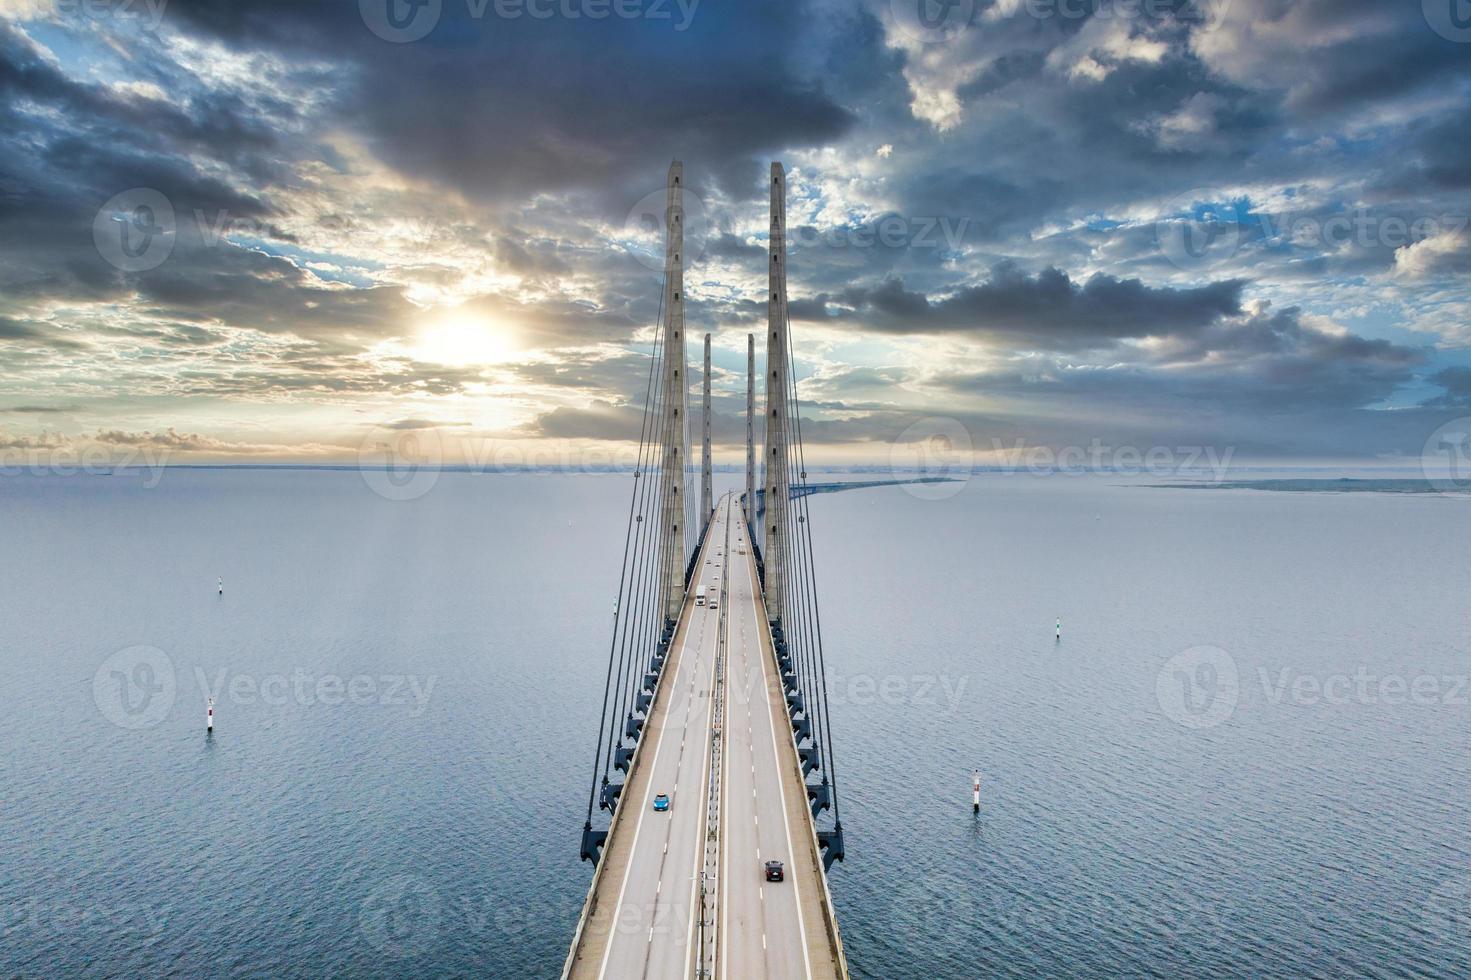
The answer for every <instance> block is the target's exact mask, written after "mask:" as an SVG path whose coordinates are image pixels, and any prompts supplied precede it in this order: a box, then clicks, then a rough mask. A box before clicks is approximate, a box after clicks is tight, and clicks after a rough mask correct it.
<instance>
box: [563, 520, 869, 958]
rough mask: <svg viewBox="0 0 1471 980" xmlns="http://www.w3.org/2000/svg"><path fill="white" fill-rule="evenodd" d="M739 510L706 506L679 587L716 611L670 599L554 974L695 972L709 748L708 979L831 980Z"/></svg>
mask: <svg viewBox="0 0 1471 980" xmlns="http://www.w3.org/2000/svg"><path fill="white" fill-rule="evenodd" d="M739 513H740V512H739V508H738V506H737V505H736V503H735V501H734V498H733V497H732V496H730V495H727V496H725V497H722V498H721V500H720V501H719V503H718V504H717V505H716V508H715V515H714V517H713V518H712V519H711V526H710V531H709V533H708V534H707V535H706V538H705V544H704V547H703V548H702V550H701V554H700V556H699V559H698V563H697V565H696V568H695V571H696V574H695V577H694V578H693V579H692V580H691V583H690V586H691V587H690V593H691V596H692V595H693V594H694V591H695V588H696V587H697V586H698V585H700V584H704V585H705V586H706V588H707V591H708V590H709V589H710V587H711V586H712V585H719V586H720V608H716V609H711V608H709V607H708V606H696V605H695V604H694V601H693V599H692V598H691V599H688V600H686V602H685V606H684V610H683V612H682V613H681V616H680V623H679V628H678V630H677V632H676V634H675V640H674V643H673V644H672V645H671V651H670V656H669V659H668V661H667V663H666V666H665V668H664V676H663V677H662V678H661V679H660V683H659V690H658V692H657V695H656V697H655V700H654V704H653V709H652V714H651V716H650V718H649V720H648V723H647V727H646V729H645V734H644V737H643V739H642V741H641V743H640V745H639V748H638V753H637V755H636V756H635V758H634V760H633V765H632V767H631V770H632V772H631V775H630V776H629V778H628V780H627V783H626V785H625V787H624V789H623V794H622V797H623V798H622V802H621V803H620V805H619V807H618V811H617V813H616V814H615V816H614V819H613V824H612V828H611V832H610V834H609V835H608V843H607V845H606V847H605V848H604V853H603V856H602V859H601V861H600V862H599V866H598V869H597V872H596V873H595V875H594V878H593V883H592V887H591V888H590V890H589V892H588V898H587V905H586V907H585V908H584V911H583V919H582V921H581V922H580V923H579V927H578V934H577V938H576V939H575V940H574V944H573V948H572V951H571V953H570V954H569V956H568V959H567V967H566V971H565V974H564V975H565V976H568V977H572V978H583V977H595V978H599V980H605V978H607V980H627V978H635V977H639V978H689V977H696V976H698V975H700V974H699V973H698V972H697V970H698V966H699V964H698V962H697V960H698V956H699V949H698V946H699V939H698V936H699V931H698V930H699V919H700V899H699V887H700V870H701V865H702V858H703V846H702V845H703V844H704V840H705V833H706V813H707V810H706V803H707V793H708V789H709V782H710V772H711V768H710V767H711V764H712V762H713V761H714V760H713V758H712V756H713V752H714V751H715V750H716V747H717V746H720V747H721V750H722V751H723V752H724V756H723V766H722V772H721V775H722V784H721V791H720V799H721V815H720V838H719V842H718V843H719V856H720V866H719V872H718V875H717V879H718V880H717V882H716V883H714V884H713V886H712V890H713V891H714V892H715V893H716V911H715V919H716V920H717V921H718V931H717V937H718V938H717V942H716V948H717V951H718V956H717V962H716V974H717V975H718V977H719V978H720V980H726V978H731V977H733V978H737V980H747V978H754V977H771V978H804V980H826V978H837V977H842V976H845V975H846V969H845V967H844V965H843V962H842V947H841V941H840V940H839V938H838V934H837V926H836V922H835V921H834V920H833V919H832V916H831V906H830V904H829V901H828V896H827V880H826V877H825V873H824V871H823V868H822V861H821V857H820V852H819V850H818V848H817V843H816V838H815V836H814V834H813V825H812V821H811V816H810V811H809V810H808V805H807V795H806V790H805V788H804V786H803V783H802V780H801V771H800V769H799V768H798V762H797V753H796V745H795V744H794V743H793V741H792V738H791V726H790V724H789V722H788V720H787V714H786V703H785V699H784V697H783V694H782V691H781V687H780V684H779V682H778V680H777V670H776V661H775V657H774V656H773V654H772V650H771V640H770V632H769V630H768V629H767V627H766V619H765V610H764V608H763V606H762V603H761V598H760V595H761V594H760V588H759V584H758V579H757V575H756V564H755V558H754V555H753V554H752V550H751V547H750V544H749V541H748V539H747V533H746V529H745V522H744V521H742V520H741V519H740V517H739ZM732 515H734V520H732ZM742 551H744V552H745V554H744V555H742V554H741V552H742ZM722 609H724V610H725V613H726V614H725V615H724V616H722ZM722 630H723V631H724V633H725V641H726V643H725V646H726V657H725V660H724V668H725V675H724V688H725V692H726V694H725V707H724V712H725V723H724V726H723V734H724V737H723V738H722V739H720V740H718V741H716V740H714V739H712V738H711V729H712V724H713V720H714V707H715V704H714V698H713V697H712V693H713V688H714V681H715V664H716V659H717V658H716V652H717V640H718V637H719V634H720V632H721V631H722ZM659 793H667V794H668V795H669V798H670V801H671V804H670V808H669V810H668V811H667V812H663V813H656V812H655V811H654V810H653V799H654V796H655V795H657V794H659ZM768 860H779V861H782V862H783V863H784V865H785V867H786V880H785V881H783V882H767V881H765V877H764V874H763V864H764V862H765V861H768Z"/></svg>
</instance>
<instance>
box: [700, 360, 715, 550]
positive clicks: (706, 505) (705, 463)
mask: <svg viewBox="0 0 1471 980" xmlns="http://www.w3.org/2000/svg"><path fill="white" fill-rule="evenodd" d="M713 513H715V502H714V499H713V498H712V497H711V496H710V335H709V334H705V440H704V450H703V453H702V455H701V456H700V525H701V531H703V530H704V526H705V525H708V524H709V523H710V515H711V514H713Z"/></svg>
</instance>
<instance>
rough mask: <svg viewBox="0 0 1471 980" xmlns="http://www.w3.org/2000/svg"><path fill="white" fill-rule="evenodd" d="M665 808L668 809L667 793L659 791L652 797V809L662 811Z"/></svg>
mask: <svg viewBox="0 0 1471 980" xmlns="http://www.w3.org/2000/svg"><path fill="white" fill-rule="evenodd" d="M667 809H669V797H668V795H667V794H665V793H660V794H659V795H658V796H656V797H654V811H655V812H656V813H663V812H664V811H665V810H667Z"/></svg>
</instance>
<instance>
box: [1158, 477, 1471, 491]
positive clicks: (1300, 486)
mask: <svg viewBox="0 0 1471 980" xmlns="http://www.w3.org/2000/svg"><path fill="white" fill-rule="evenodd" d="M1146 486H1148V487H1151V488H1155V489H1167V490H1271V491H1276V492H1278V493H1423V494H1438V495H1444V494H1458V493H1471V485H1468V486H1467V487H1466V488H1465V489H1464V490H1455V489H1446V488H1445V487H1443V486H1439V485H1437V483H1436V482H1432V481H1430V480H1411V479H1392V480H1376V479H1363V478H1355V477H1340V478H1338V479H1331V480H1330V479H1278V480H1234V481H1230V482H1225V483H1150V484H1146Z"/></svg>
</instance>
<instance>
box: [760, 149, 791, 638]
mask: <svg viewBox="0 0 1471 980" xmlns="http://www.w3.org/2000/svg"><path fill="white" fill-rule="evenodd" d="M786 190H787V189H786V171H785V170H783V169H782V165H781V164H780V163H773V164H772V165H771V240H770V245H769V251H770V261H769V262H768V263H767V280H768V283H769V289H768V294H767V300H766V321H767V331H766V460H765V466H764V469H765V471H766V517H765V519H764V520H763V521H762V533H763V536H764V539H765V542H766V544H765V546H764V548H763V549H762V558H763V561H764V563H765V567H766V582H765V585H766V618H767V619H768V620H771V621H775V620H778V619H781V617H782V611H783V610H782V596H783V593H784V592H785V586H786V578H785V576H786V560H787V495H788V485H787V484H788V477H787V269H786V265H787V255H786V252H787V247H786V227H787V204H786Z"/></svg>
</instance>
